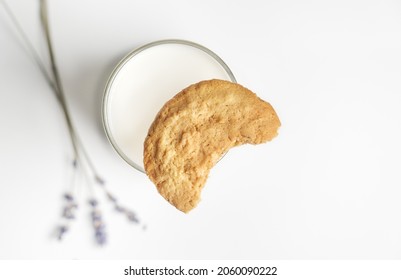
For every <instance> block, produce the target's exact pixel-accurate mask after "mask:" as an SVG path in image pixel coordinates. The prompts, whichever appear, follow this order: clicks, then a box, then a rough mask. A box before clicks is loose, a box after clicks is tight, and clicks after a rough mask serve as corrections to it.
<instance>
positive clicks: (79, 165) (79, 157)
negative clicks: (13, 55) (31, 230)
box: [0, 0, 139, 245]
mask: <svg viewBox="0 0 401 280" xmlns="http://www.w3.org/2000/svg"><path fill="white" fill-rule="evenodd" d="M0 2H1V3H2V4H3V6H4V8H5V10H6V12H7V14H8V15H9V17H10V18H11V20H12V23H13V24H14V25H15V27H16V29H17V32H18V33H19V34H20V35H21V37H22V40H23V42H24V43H25V44H26V46H27V48H28V51H29V52H30V53H31V55H32V57H33V59H34V61H35V63H36V64H37V65H38V67H39V70H40V71H41V72H42V74H43V76H44V78H45V80H46V81H47V83H48V84H49V86H50V87H51V89H52V90H53V93H54V95H55V97H56V99H57V101H58V102H59V104H60V106H61V108H62V111H63V115H64V119H65V122H66V124H67V128H68V132H69V136H70V140H71V144H72V148H73V151H74V158H73V161H72V166H73V167H74V172H76V171H78V170H80V171H81V172H83V174H84V175H85V177H86V178H90V176H87V175H89V174H87V172H88V171H89V172H90V173H91V174H90V175H91V176H92V177H91V178H92V180H93V181H92V182H95V183H96V185H98V186H99V187H101V188H102V189H103V191H104V192H105V193H106V196H107V197H108V200H109V201H110V202H112V203H113V204H114V208H115V209H116V210H117V212H120V213H123V214H125V215H126V217H127V218H128V220H129V221H131V222H134V223H139V219H138V217H137V215H136V214H135V212H133V211H130V210H128V209H126V208H125V207H122V206H121V205H120V204H119V203H118V202H117V199H116V197H115V196H114V195H112V194H111V193H110V192H108V191H107V190H106V188H105V181H104V179H103V178H102V177H101V176H100V175H99V173H98V172H97V170H96V168H95V166H94V164H93V162H92V160H91V158H90V156H89V154H88V153H87V151H86V149H85V147H84V145H83V143H82V141H81V139H80V137H79V136H78V134H77V132H76V128H75V126H74V124H73V122H72V119H71V117H70V112H69V108H68V106H67V102H66V98H65V94H64V89H63V87H62V83H61V78H60V74H59V71H58V67H57V64H56V59H55V55H54V51H53V44H52V40H51V36H50V30H49V22H48V11H47V1H46V0H40V18H41V22H42V28H43V32H44V34H45V38H46V45H47V50H48V55H49V58H50V64H51V65H50V66H51V71H50V74H49V73H48V71H47V70H46V67H45V64H44V63H43V61H42V60H41V58H40V56H39V55H38V53H37V52H36V50H35V48H34V47H33V45H32V43H31V42H30V41H29V39H28V37H27V36H26V34H25V32H24V30H23V29H22V27H21V25H20V24H19V22H18V20H17V18H16V17H15V16H14V14H13V12H12V10H11V9H10V8H9V7H8V5H7V4H6V2H5V1H4V0H0ZM85 167H88V168H89V170H88V169H86V168H85ZM88 183H89V185H91V183H90V182H88ZM64 199H65V202H66V204H65V206H64V207H63V212H62V218H63V219H64V220H65V222H64V223H63V225H61V226H59V227H58V228H57V237H58V239H59V240H62V239H63V238H64V236H65V234H66V233H67V232H68V231H69V226H68V223H69V222H71V221H72V220H74V219H75V212H76V210H77V208H78V204H77V203H76V202H75V199H74V197H73V195H72V194H70V193H66V194H65V195H64ZM90 205H91V207H92V214H91V215H92V224H93V227H94V228H95V238H96V241H97V243H98V244H99V245H104V244H105V243H106V240H107V239H106V234H105V231H104V229H105V226H104V223H103V220H102V216H101V214H100V210H99V209H98V202H97V201H96V200H95V199H91V200H90Z"/></svg>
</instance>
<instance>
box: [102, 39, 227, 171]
mask: <svg viewBox="0 0 401 280" xmlns="http://www.w3.org/2000/svg"><path fill="white" fill-rule="evenodd" d="M162 42H163V41H162ZM212 55H213V54H209V53H207V50H202V49H200V48H198V47H196V46H192V45H188V44H187V43H185V42H184V41H183V42H180V41H174V42H171V41H169V42H164V43H161V44H157V45H153V46H151V47H148V48H145V49H143V50H142V51H140V52H139V53H136V54H134V55H133V56H131V57H128V59H127V60H126V63H125V64H124V65H123V66H122V67H121V68H120V70H119V71H118V72H117V74H116V75H115V77H114V80H111V82H109V85H108V89H107V90H106V93H105V97H106V98H105V104H104V114H105V115H104V116H103V117H104V120H105V126H106V132H107V133H108V134H109V135H108V136H109V138H110V140H111V142H112V144H113V146H114V147H115V149H116V150H117V152H118V153H119V154H120V155H121V156H122V157H123V158H124V159H125V160H126V161H127V162H128V163H129V164H131V165H132V166H134V167H135V168H137V169H139V170H141V171H143V143H144V140H145V137H146V135H147V132H148V129H149V127H150V125H151V123H152V122H153V120H154V118H155V116H156V114H157V113H158V111H159V110H160V109H161V107H162V106H163V105H164V104H165V103H166V101H168V100H169V99H170V98H172V97H173V96H174V95H175V94H177V93H178V92H179V91H181V90H182V89H184V88H185V87H187V86H189V85H191V84H193V83H196V82H199V81H201V80H208V79H223V80H233V79H234V78H233V76H231V78H230V75H229V74H228V71H230V70H229V69H228V68H226V69H225V68H224V67H223V65H222V64H224V63H223V62H222V61H220V62H221V63H222V64H221V63H220V62H219V61H218V60H217V59H216V58H214V57H213V56H212ZM231 75H232V74H231ZM111 79H112V78H111Z"/></svg>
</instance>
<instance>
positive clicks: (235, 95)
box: [144, 80, 280, 212]
mask: <svg viewBox="0 0 401 280" xmlns="http://www.w3.org/2000/svg"><path fill="white" fill-rule="evenodd" d="M279 127H280V120H279V118H278V116H277V114H276V112H275V111H274V109H273V107H272V106H271V105H270V104H269V103H267V102H265V101H263V100H262V99H260V98H258V97H257V96H256V94H254V93H253V92H251V91H250V90H248V89H246V88H245V87H243V86H241V85H239V84H236V83H231V82H228V81H222V80H209V81H201V82H199V83H197V84H193V85H191V86H189V87H187V88H186V89H184V90H182V91H181V92H180V93H178V94H177V95H176V96H174V97H173V98H172V99H170V100H169V101H168V102H167V103H166V104H165V105H164V106H163V108H162V109H161V110H160V112H159V113H158V114H157V116H156V118H155V120H154V122H153V124H152V125H151V127H150V129H149V132H148V136H147V137H146V140H145V143H144V166H145V171H146V173H147V175H148V176H149V178H150V179H151V180H152V181H153V182H154V183H155V185H156V187H157V190H158V191H159V193H160V194H161V195H162V196H163V197H164V198H165V199H166V200H167V201H168V202H170V203H171V204H172V205H174V206H175V207H176V208H177V209H179V210H181V211H183V212H189V211H190V210H192V209H193V208H194V207H195V206H196V205H197V204H198V202H199V200H200V194H201V190H202V188H203V186H204V185H205V183H206V179H207V177H208V174H209V171H210V169H211V168H212V167H213V166H214V165H215V164H216V163H217V161H218V160H219V159H220V158H221V156H222V155H223V154H224V153H226V152H227V151H228V150H229V149H230V148H232V147H234V146H238V145H242V144H247V143H249V144H260V143H264V142H266V141H269V140H271V139H273V138H274V137H275V136H276V135H277V130H278V128H279Z"/></svg>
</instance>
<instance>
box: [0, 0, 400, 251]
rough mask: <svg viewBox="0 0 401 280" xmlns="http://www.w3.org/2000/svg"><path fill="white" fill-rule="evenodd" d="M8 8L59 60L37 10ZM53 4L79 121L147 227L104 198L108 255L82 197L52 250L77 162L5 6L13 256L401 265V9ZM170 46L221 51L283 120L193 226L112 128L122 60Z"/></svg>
mask: <svg viewBox="0 0 401 280" xmlns="http://www.w3.org/2000/svg"><path fill="white" fill-rule="evenodd" d="M8 2H9V4H10V6H11V7H12V9H13V10H14V12H15V13H16V15H17V17H18V18H19V19H20V21H21V23H22V25H23V27H24V29H25V30H26V31H27V33H28V34H29V37H30V38H31V40H32V41H33V42H34V44H35V47H36V48H37V49H38V50H39V52H40V54H41V55H43V56H44V57H45V54H46V51H45V47H44V40H43V37H42V35H41V32H40V25H39V18H38V3H37V1H32V0H18V1H8ZM11 2H12V3H11ZM50 2H51V3H50V7H49V9H50V17H51V19H50V21H51V28H52V35H53V38H54V43H55V52H56V56H57V60H58V63H59V67H60V71H61V75H62V79H63V82H64V87H65V90H66V93H67V96H68V103H69V105H70V107H71V109H72V113H73V118H74V121H75V122H76V124H77V126H78V129H79V132H80V134H81V136H82V138H83V139H84V142H85V144H86V146H87V147H88V150H89V153H90V154H91V155H92V158H93V159H94V161H95V163H96V165H97V167H98V169H99V170H100V171H101V173H102V174H103V175H104V177H105V178H106V180H107V185H108V187H109V188H110V189H112V191H113V192H114V193H115V194H116V195H117V196H119V197H120V198H121V201H122V203H123V204H124V205H128V206H130V207H131V208H133V209H135V210H137V212H138V213H139V215H140V217H141V218H142V220H144V221H145V223H146V224H147V230H146V231H143V230H142V229H141V227H136V226H133V225H130V224H127V223H126V221H125V220H124V218H123V217H122V216H120V215H118V214H116V213H115V212H114V211H113V209H112V207H111V206H110V205H109V204H106V202H105V201H104V203H103V204H102V209H103V212H104V216H105V219H106V222H107V231H108V236H109V244H108V246H107V247H105V248H98V247H96V245H95V244H94V241H93V238H92V235H93V232H92V228H91V226H90V223H89V221H90V220H89V208H88V207H86V205H85V201H84V199H85V196H82V198H81V200H82V201H81V204H82V205H81V206H82V207H81V208H80V211H79V214H78V219H77V221H76V222H75V223H74V225H73V228H72V230H71V232H70V234H69V235H68V236H66V239H65V240H64V242H62V243H59V242H57V241H56V240H55V239H54V236H53V235H52V233H53V230H54V227H55V226H56V225H57V224H58V223H59V222H60V212H61V207H62V198H61V195H62V193H63V192H64V191H66V190H67V189H68V185H69V182H70V177H71V170H70V167H69V160H70V159H71V155H72V151H71V148H70V144H69V141H68V134H67V131H66V127H65V124H64V120H63V117H62V114H61V110H60V108H59V107H58V104H57V103H56V101H55V98H54V97H53V95H52V93H51V91H50V90H49V88H48V86H47V85H46V83H45V82H44V80H43V78H42V76H41V74H40V73H39V71H38V70H37V68H36V66H35V65H34V64H33V63H32V61H31V60H30V58H29V56H28V55H27V54H26V52H25V51H24V49H23V48H22V45H21V43H20V40H19V38H18V36H16V32H15V30H14V29H13V28H12V25H11V23H10V21H9V19H8V18H7V16H6V14H5V13H4V10H3V9H0V50H1V52H0V57H1V64H0V77H1V78H0V128H1V132H0V133H1V135H0V136H1V137H0V141H1V142H0V144H1V145H0V168H1V169H0V170H1V171H0V172H1V173H0V258H3V259H10V258H11V259H15V258H28V259H31V258H34V259H36V258H45V259H54V258H63V259H86V258H92V259H122V258H130V259H177V258H179V259H196V258H200V259H221V258H223V259H263V258H265V259H266V258H267V259H269V258H271V259H392V258H397V259H399V258H401V223H400V215H401V203H400V198H401V190H400V188H401V172H400V167H401V145H400V144H399V143H401V110H400V105H401V79H400V75H401V2H400V1H396V0H394V1H389V0H385V1H379V0H377V1H356V0H347V1H345V0H340V1H310V0H309V1H289V0H288V1H252V0H250V1H232V0H231V1H229V0H221V1H211V0H202V1H184V0H182V1H178V0H174V1H155V0H153V1H152V0H147V1H126V0H115V1H106V0H104V1H99V0H96V1H95V0H91V1H89V0H88V1H61V0H54V1H50ZM166 38H180V39H187V40H191V41H194V42H197V43H200V44H202V45H204V46H206V47H208V48H210V49H211V50H213V51H214V52H216V53H217V54H218V55H220V56H221V57H222V58H223V59H224V60H225V62H226V63H227V64H228V65H229V66H230V68H231V69H232V71H233V72H234V74H235V76H236V78H237V80H238V82H239V83H241V84H243V85H245V86H247V87H248V88H250V89H252V90H253V91H255V92H256V93H257V94H258V95H259V96H260V97H262V98H263V99H265V100H267V101H269V102H270V103H271V104H272V105H273V106H274V107H275V108H276V110H277V112H278V115H279V116H280V118H281V121H282V128H281V129H280V134H279V136H278V137H277V138H276V139H274V140H273V141H272V142H271V143H268V144H265V145H260V146H243V147H239V148H235V149H234V150H232V151H230V152H229V153H228V154H227V156H226V157H225V158H224V159H223V160H222V161H221V162H219V164H218V165H217V166H216V167H215V168H214V169H213V171H212V172H211V175H210V178H209V180H208V182H207V185H206V187H205V189H204V192H203V199H202V202H201V203H200V204H199V206H198V207H197V208H196V210H194V211H192V212H191V213H190V214H188V215H185V214H182V213H180V212H178V211H177V210H175V208H173V207H171V206H170V205H169V204H168V203H166V202H165V201H164V199H163V198H161V197H160V196H159V195H158V193H157V191H156V189H155V187H154V186H153V185H152V183H151V182H150V181H149V180H148V179H147V178H146V176H145V175H143V174H141V173H139V172H137V171H135V170H134V169H133V168H131V167H130V166H128V165H127V164H126V163H125V162H124V161H123V160H121V159H120V158H119V157H118V155H117V154H116V153H115V152H114V151H113V150H112V148H111V146H110V145H109V144H108V142H107V140H106V138H105V136H104V133H103V130H102V127H101V122H100V101H101V97H102V91H103V87H104V85H105V83H106V80H107V77H108V75H109V74H110V72H111V70H112V68H113V67H114V65H115V64H116V63H117V62H118V60H119V59H120V58H121V57H122V56H124V55H125V54H126V53H128V52H129V51H131V50H132V49H133V48H136V47H138V46H140V45H143V44H145V43H148V42H150V41H154V40H159V39H166ZM81 187H82V188H84V186H81ZM102 202H103V201H102Z"/></svg>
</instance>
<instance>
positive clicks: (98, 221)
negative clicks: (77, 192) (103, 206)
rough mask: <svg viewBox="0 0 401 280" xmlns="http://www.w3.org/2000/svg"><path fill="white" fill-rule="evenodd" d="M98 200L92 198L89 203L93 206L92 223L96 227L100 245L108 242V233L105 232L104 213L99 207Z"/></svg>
mask: <svg viewBox="0 0 401 280" xmlns="http://www.w3.org/2000/svg"><path fill="white" fill-rule="evenodd" d="M98 204H99V203H98V201H97V200H96V199H93V198H92V199H90V200H89V205H90V206H91V207H92V211H91V217H92V225H93V228H94V229H95V238H96V242H97V244H98V245H105V244H106V242H107V235H106V232H105V224H104V222H103V218H102V213H101V212H100V210H99V208H98Z"/></svg>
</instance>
